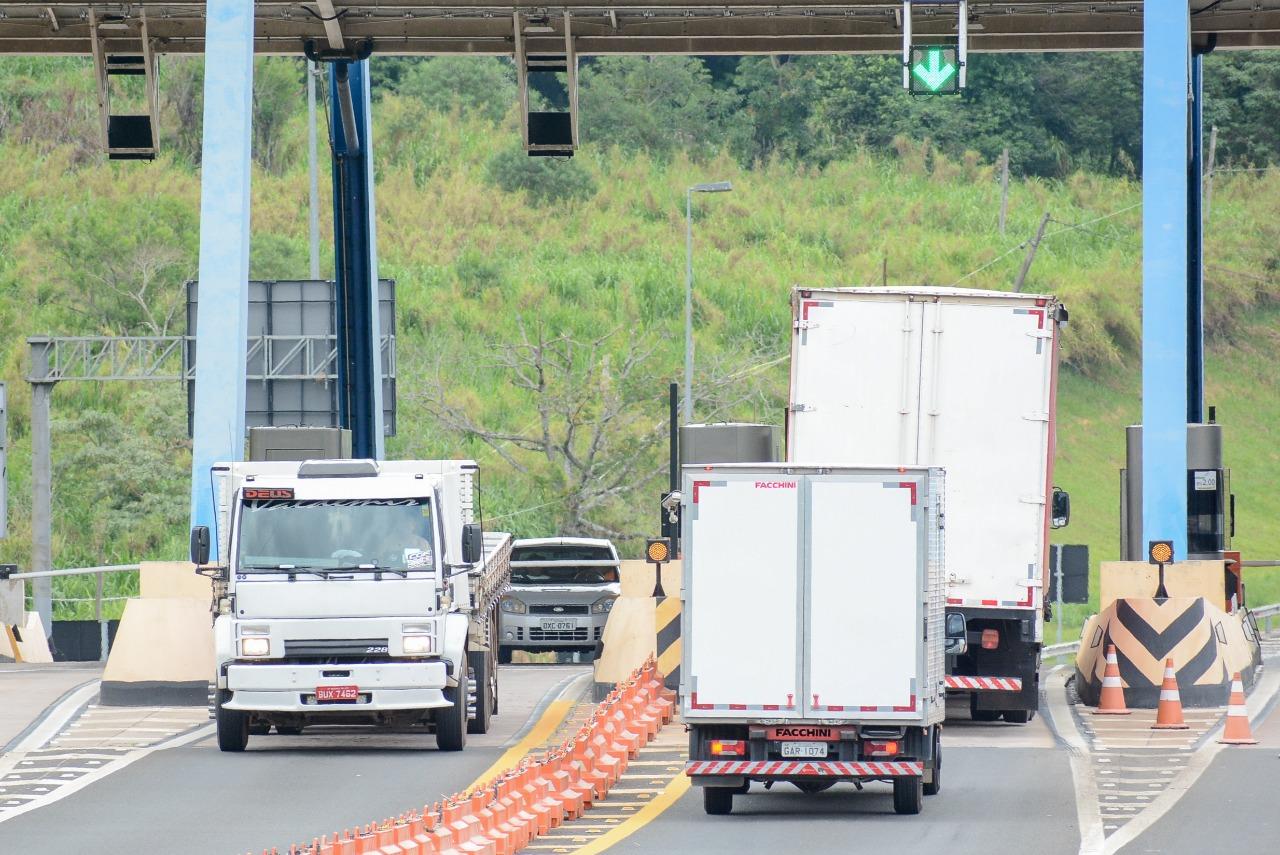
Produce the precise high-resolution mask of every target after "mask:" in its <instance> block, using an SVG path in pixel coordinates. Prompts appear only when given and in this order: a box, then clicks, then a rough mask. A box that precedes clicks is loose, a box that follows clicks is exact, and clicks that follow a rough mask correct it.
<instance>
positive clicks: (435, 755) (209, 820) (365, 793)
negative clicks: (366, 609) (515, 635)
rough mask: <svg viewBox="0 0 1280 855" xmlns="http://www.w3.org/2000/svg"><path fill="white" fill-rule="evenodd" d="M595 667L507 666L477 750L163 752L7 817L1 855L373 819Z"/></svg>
mask: <svg viewBox="0 0 1280 855" xmlns="http://www.w3.org/2000/svg"><path fill="white" fill-rule="evenodd" d="M589 673H590V666H519V665H517V666H511V667H507V666H504V667H503V669H502V673H501V677H500V680H501V687H502V688H501V695H500V701H501V707H500V715H499V716H498V717H497V718H495V719H494V727H493V729H492V730H491V731H490V733H488V734H486V735H484V736H470V737H468V745H467V748H466V750H464V751H462V752H454V753H444V752H440V751H437V750H436V747H435V736H434V735H432V734H419V733H412V734H386V733H379V732H377V731H374V730H365V729H354V728H314V729H308V730H307V731H306V732H304V733H303V734H302V735H301V736H292V737H291V736H277V735H274V734H272V735H271V736H263V737H251V738H250V740H249V749H248V750H247V751H246V752H245V753H244V754H224V753H222V752H220V751H219V750H218V748H217V745H216V742H215V740H214V738H213V736H212V734H210V735H209V736H207V737H205V738H203V739H201V740H199V741H197V742H194V743H191V744H189V745H185V746H181V747H177V748H169V749H165V750H160V751H155V752H153V753H151V754H148V755H147V756H145V757H143V758H142V759H141V760H138V761H137V762H135V763H133V764H131V765H129V766H127V767H126V768H123V769H121V770H120V771H119V772H116V773H115V774H112V775H110V776H109V777H107V778H105V779H103V780H102V781H100V782H98V783H95V784H93V785H91V786H89V787H86V788H84V789H82V790H80V791H79V792H75V793H73V794H71V795H69V796H67V797H66V798H63V799H61V800H59V801H56V802H54V803H52V804H49V805H46V806H44V807H41V808H39V809H37V810H32V811H30V812H28V813H24V814H22V815H21V816H15V817H13V818H12V819H9V820H7V821H4V822H0V855H18V853H42V855H71V853H84V852H102V853H111V855H116V853H120V855H125V854H126V853H127V854H128V855H134V853H147V855H169V853H173V854H174V855H177V853H181V855H235V853H244V852H250V851H251V852H253V853H254V855H257V853H260V852H261V851H262V850H263V849H264V848H267V847H271V846H279V847H283V848H284V850H285V851H288V844H289V843H292V842H301V841H303V840H306V841H310V840H311V839H312V838H313V837H318V836H319V835H321V834H332V833H333V832H334V831H335V830H337V829H341V828H345V827H352V826H356V825H360V824H364V823H368V822H370V821H372V820H375V819H381V818H383V817H386V816H390V815H394V814H396V813H398V812H400V811H404V810H408V809H410V808H413V807H417V808H421V807H422V805H423V804H424V803H429V802H432V801H434V800H436V799H438V798H439V797H440V796H441V795H445V794H451V793H454V792H457V791H458V790H460V789H463V788H465V787H467V786H468V785H469V784H470V783H471V782H472V781H474V780H475V778H476V776H477V775H479V774H480V773H481V772H483V771H484V770H485V769H487V768H488V767H489V765H490V764H492V763H493V762H494V760H496V759H497V758H498V757H499V756H501V754H502V753H503V751H504V749H505V747H506V746H507V745H508V744H510V743H512V742H513V741H515V740H514V737H517V736H518V735H519V733H520V732H521V731H522V730H523V729H524V728H525V726H526V724H528V723H530V719H531V717H533V716H534V715H535V713H537V712H539V708H540V706H541V705H543V704H544V702H546V701H548V700H550V697H549V696H550V695H554V694H555V693H556V692H557V689H559V688H561V687H563V686H564V684H565V683H566V679H571V678H572V677H573V676H574V675H577V674H589Z"/></svg>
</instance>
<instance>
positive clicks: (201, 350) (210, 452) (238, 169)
mask: <svg viewBox="0 0 1280 855" xmlns="http://www.w3.org/2000/svg"><path fill="white" fill-rule="evenodd" d="M205 8H206V16H205V61H204V69H205V70H204V139H203V142H202V143H201V171H200V266H199V271H200V272H199V276H200V285H199V291H198V293H197V299H198V301H199V303H198V305H199V311H198V314H197V321H196V331H195V333H196V354H195V356H196V389H195V419H194V426H193V430H192V451H191V521H192V524H193V525H207V526H209V527H210V528H212V527H213V526H214V524H215V519H214V515H215V509H214V501H213V491H212V485H211V481H210V473H209V470H210V467H211V466H212V465H213V464H214V463H216V462H218V461H228V460H240V459H241V457H242V456H243V455H244V392H245V340H246V337H247V334H248V312H249V176H250V171H251V165H252V160H251V153H250V145H249V143H250V134H251V119H250V117H251V116H252V113H253V110H252V105H253V2H252V0H209V2H208V4H207V5H206V7H205ZM213 547H214V548H213V550H212V552H213V553H214V554H216V552H217V540H216V539H214V541H213Z"/></svg>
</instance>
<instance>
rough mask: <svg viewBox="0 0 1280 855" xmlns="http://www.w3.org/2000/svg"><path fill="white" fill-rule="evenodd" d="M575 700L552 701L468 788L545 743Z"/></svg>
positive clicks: (484, 781)
mask: <svg viewBox="0 0 1280 855" xmlns="http://www.w3.org/2000/svg"><path fill="white" fill-rule="evenodd" d="M573 706H574V702H573V701H552V702H551V703H550V704H549V705H548V706H547V709H546V711H545V712H543V713H542V717H541V718H539V719H538V723H537V724H535V725H534V726H533V728H532V729H531V730H530V731H529V732H528V733H526V734H525V735H524V739H521V740H520V741H519V742H517V743H516V744H515V745H512V746H511V747H510V748H508V749H507V750H506V751H504V752H503V754H502V756H501V757H499V758H498V759H497V760H495V761H493V765H492V766H490V767H489V768H488V769H485V770H484V771H483V772H481V773H480V774H479V775H477V776H476V779H475V780H474V781H472V782H471V783H470V784H468V785H467V788H466V790H464V791H463V792H466V791H467V790H473V789H475V788H477V787H479V786H481V785H483V784H485V783H487V782H489V781H491V780H493V779H494V778H495V777H497V776H498V775H499V774H500V773H502V772H505V771H507V770H508V769H511V768H513V767H514V766H515V765H516V764H517V763H519V762H520V761H521V760H523V759H524V756H525V755H526V754H528V753H529V752H530V751H532V750H533V749H535V748H537V747H538V746H539V745H542V744H544V743H545V742H546V741H547V740H548V739H550V738H551V734H553V733H555V732H556V728H558V727H559V726H560V724H561V723H562V722H563V721H564V720H565V718H566V717H568V715H569V711H570V710H572V709H573Z"/></svg>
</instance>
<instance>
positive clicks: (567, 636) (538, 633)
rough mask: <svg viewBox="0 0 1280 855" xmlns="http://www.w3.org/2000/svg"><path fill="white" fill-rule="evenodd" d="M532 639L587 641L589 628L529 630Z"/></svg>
mask: <svg viewBox="0 0 1280 855" xmlns="http://www.w3.org/2000/svg"><path fill="white" fill-rule="evenodd" d="M529 640H530V641H587V640H588V637H587V628H586V627H585V626H584V627H579V628H578V629H572V630H565V631H557V630H549V629H531V630H529Z"/></svg>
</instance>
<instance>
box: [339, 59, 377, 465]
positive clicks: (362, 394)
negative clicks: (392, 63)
mask: <svg viewBox="0 0 1280 855" xmlns="http://www.w3.org/2000/svg"><path fill="white" fill-rule="evenodd" d="M344 70H345V73H346V75H347V79H348V81H349V85H350V90H351V100H352V108H353V112H354V115H355V129H356V134H355V135H356V137H357V138H356V139H355V140H353V141H351V143H354V144H351V143H349V142H348V140H347V138H346V131H345V128H344V125H343V121H342V108H341V106H340V105H341V101H340V99H341V97H342V95H341V94H340V92H339V85H338V80H339V76H340V75H341V74H343V73H344ZM330 72H331V73H330V78H329V96H330V103H331V105H332V107H331V109H330V110H329V126H330V131H331V133H332V135H333V141H334V164H333V234H334V272H335V276H334V280H335V283H336V284H335V290H336V297H337V318H336V322H337V330H338V416H339V421H340V423H341V425H342V426H343V427H348V428H350V429H351V453H352V454H353V455H354V456H355V457H372V458H376V459H381V458H382V456H383V436H382V356H381V348H380V342H381V338H382V336H381V328H380V327H381V324H380V321H379V317H378V262H377V251H376V231H375V222H374V204H373V140H372V134H371V122H370V115H369V114H370V90H369V62H368V60H361V61H359V62H346V61H339V62H335V63H333V64H332V65H331V66H330Z"/></svg>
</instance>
